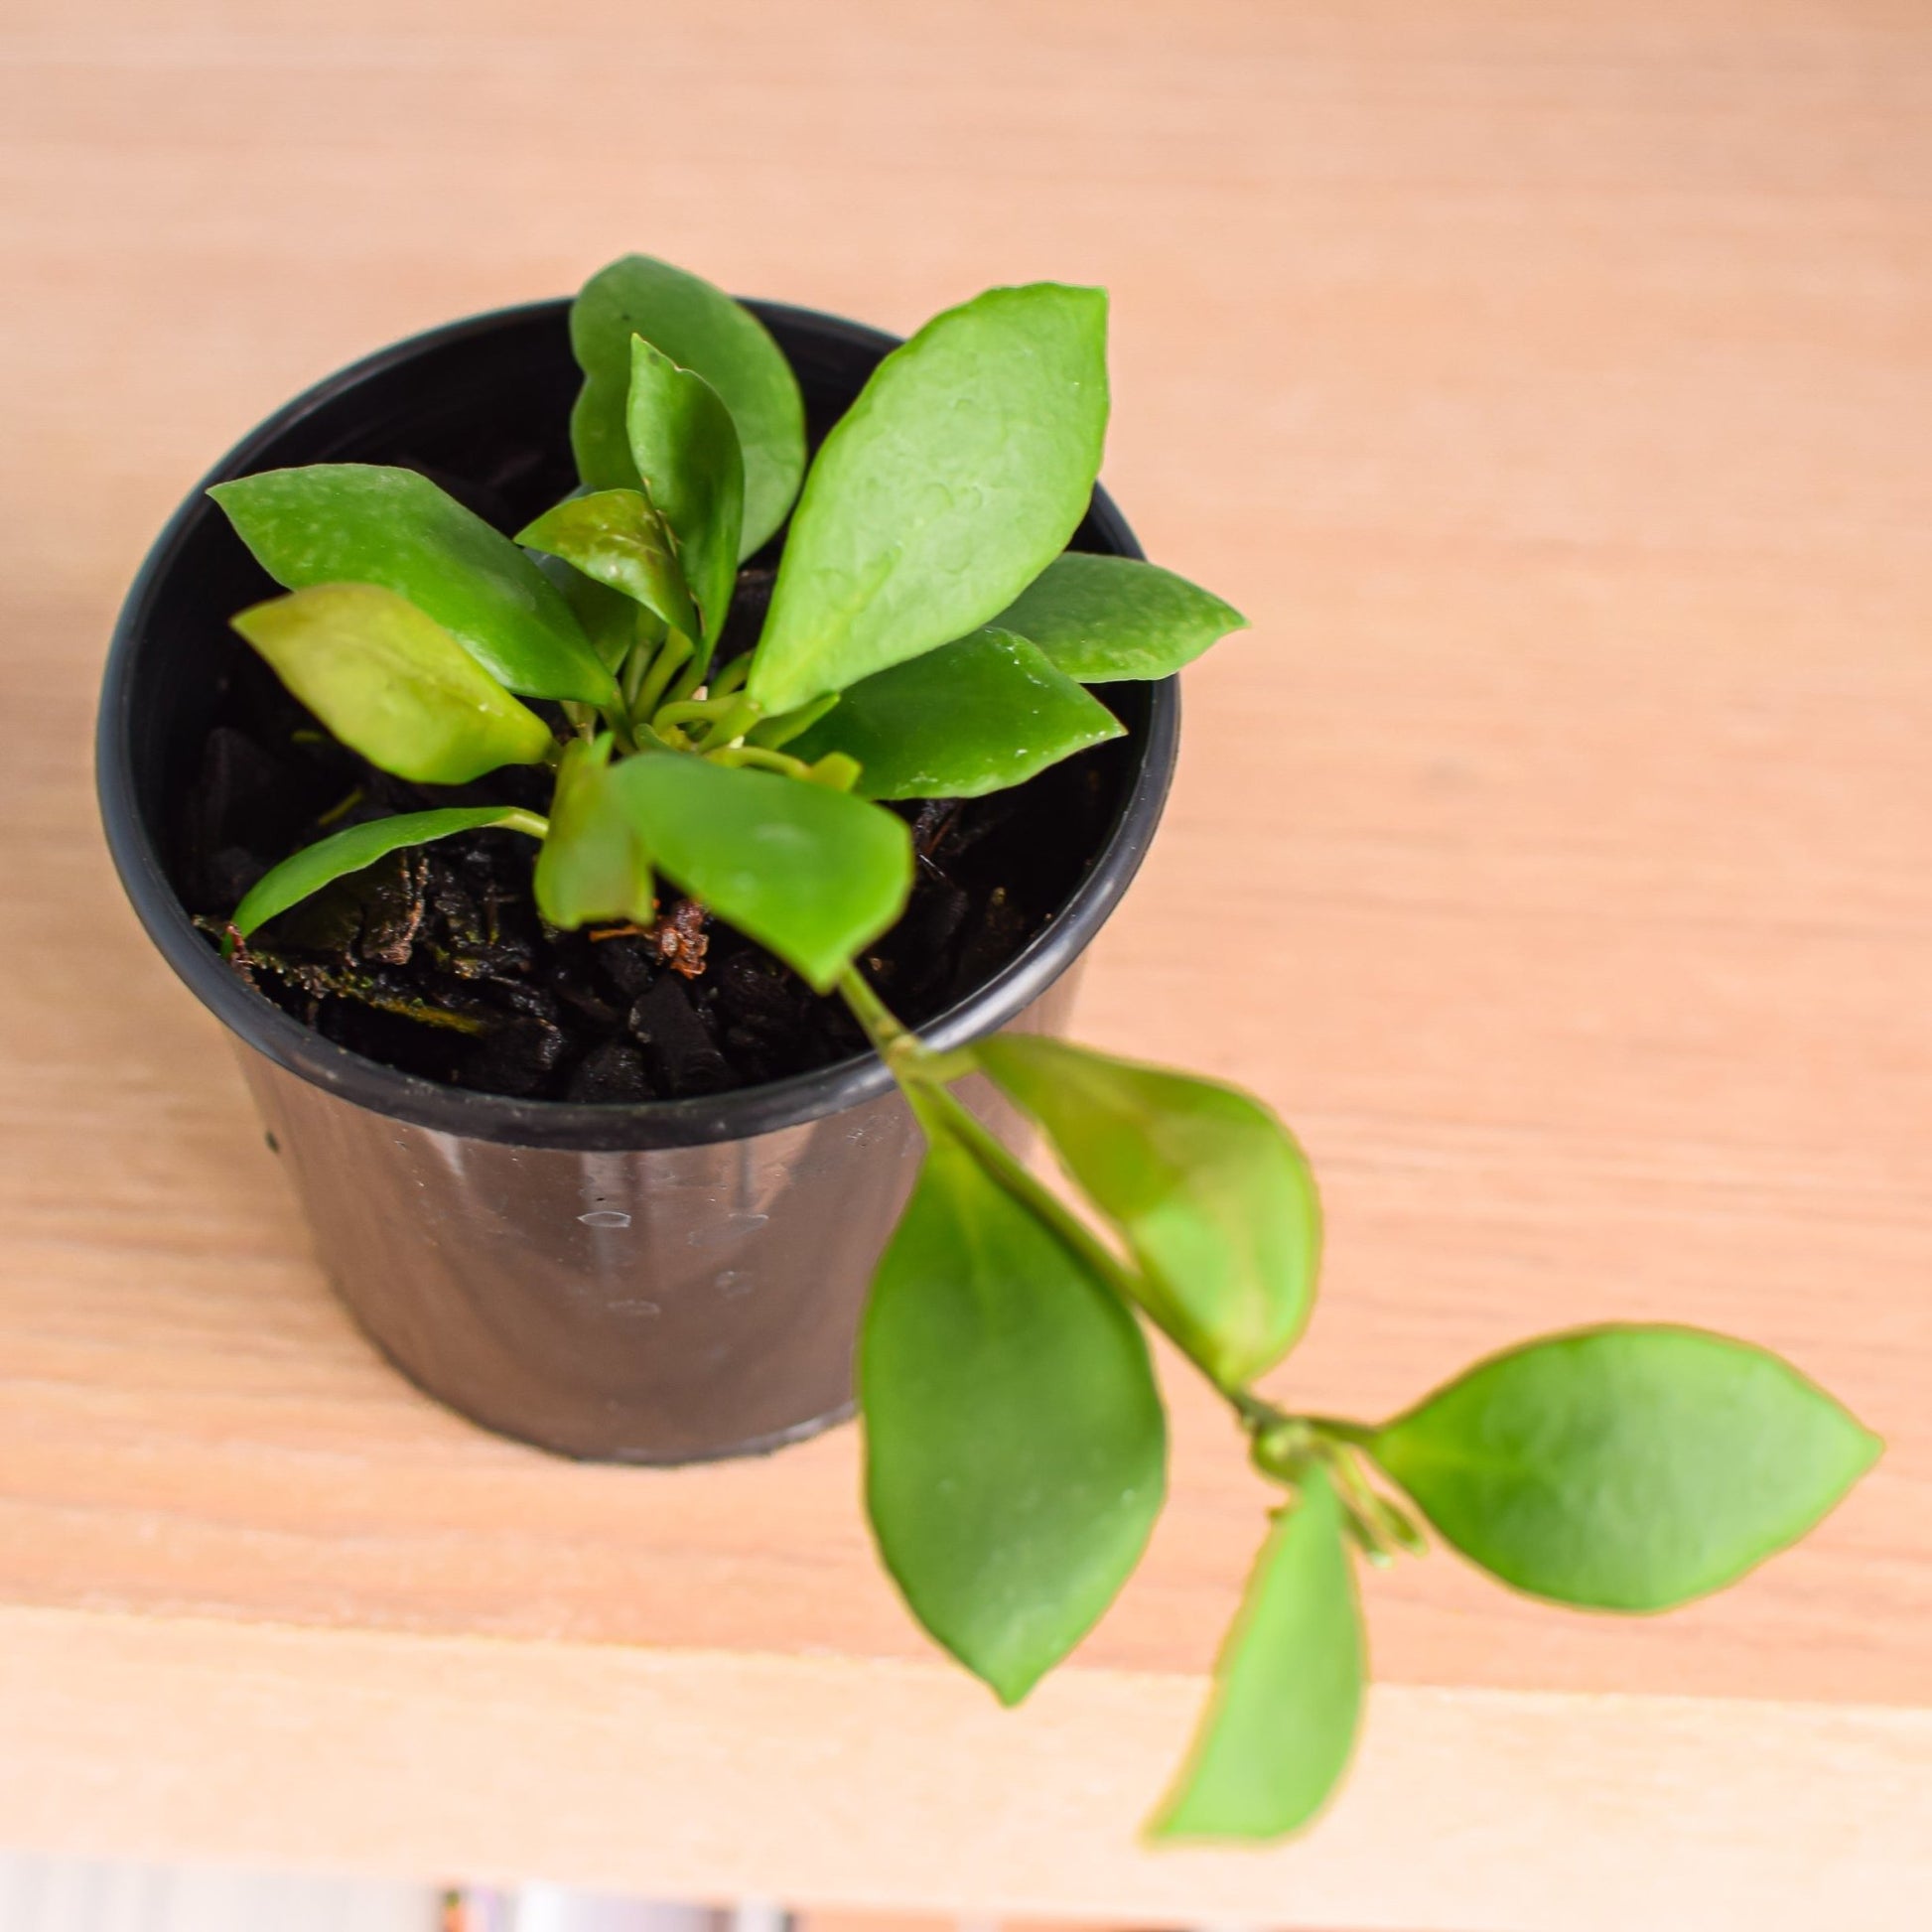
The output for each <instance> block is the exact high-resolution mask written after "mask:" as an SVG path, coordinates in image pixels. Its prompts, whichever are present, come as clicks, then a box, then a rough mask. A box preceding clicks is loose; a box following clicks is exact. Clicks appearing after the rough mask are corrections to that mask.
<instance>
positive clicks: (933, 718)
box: [791, 630, 1121, 798]
mask: <svg viewBox="0 0 1932 1932" xmlns="http://www.w3.org/2000/svg"><path fill="white" fill-rule="evenodd" d="M1120 736H1121V726H1120V722H1119V720H1118V719H1116V718H1115V716H1114V714H1113V713H1112V712H1111V711H1109V710H1108V709H1107V707H1106V706H1105V705H1103V704H1101V703H1100V702H1099V701H1098V700H1097V699H1095V698H1090V697H1089V696H1088V695H1087V694H1086V692H1085V691H1083V690H1082V689H1081V688H1080V687H1079V685H1077V684H1075V683H1074V681H1073V680H1072V679H1071V678H1070V677H1067V676H1065V675H1064V674H1063V673H1062V672H1059V671H1056V670H1055V669H1054V668H1053V667H1052V665H1050V664H1049V663H1047V661H1046V660H1045V658H1043V657H1042V656H1041V655H1040V654H1039V652H1038V651H1036V650H1035V648H1034V647H1033V645H1032V644H1030V643H1028V642H1027V640H1026V639H1025V638H1024V637H1012V636H1008V635H1007V634H1006V632H1004V631H1000V630H977V631H975V632H974V633H973V634H972V636H970V637H961V638H960V639H959V640H958V641H957V642H956V643H950V644H941V645H940V647H939V648H938V649H937V650H930V651H927V652H926V654H925V655H924V656H923V657H915V658H913V659H912V660H911V662H910V663H906V664H895V665H894V666H893V668H892V669H891V670H889V671H879V672H876V673H875V674H874V675H873V676H871V677H868V678H861V679H860V680H859V682H858V683H857V684H855V685H852V686H851V687H850V688H849V689H848V690H847V691H846V692H845V693H844V695H843V696H842V697H841V698H840V699H839V701H838V704H837V707H836V708H835V709H834V710H832V711H831V712H830V713H829V714H828V715H827V716H825V717H824V718H822V719H821V720H820V721H819V722H818V723H817V724H815V725H814V726H813V727H812V728H811V729H810V730H809V731H807V732H805V733H803V734H801V736H800V737H799V738H797V739H796V740H794V741H792V744H791V750H792V752H793V754H794V755H795V756H796V757H798V758H802V759H815V758H821V757H823V756H824V755H825V754H826V753H827V752H844V753H845V754H846V755H847V756H848V757H850V758H853V759H857V760H858V762H859V765H860V767H861V769H862V771H863V774H864V775H863V776H862V777H861V779H860V781H859V789H860V790H861V791H862V792H864V793H865V795H866V796H867V797H868V798H977V797H979V796H980V795H981V793H983V792H988V791H1002V790H1004V789H1005V788H1006V787H1007V786H1008V785H1017V784H1022V783H1024V782H1025V781H1026V780H1027V779H1029V778H1031V777H1032V776H1034V774H1035V772H1038V771H1044V770H1045V769H1046V767H1047V766H1048V765H1049V764H1057V763H1058V762H1059V760H1060V759H1064V758H1070V757H1072V755H1073V754H1074V753H1075V752H1082V751H1085V750H1086V748H1087V747H1088V746H1089V745H1099V744H1101V743H1103V742H1104V741H1105V740H1107V739H1110V738H1118V737H1120Z"/></svg>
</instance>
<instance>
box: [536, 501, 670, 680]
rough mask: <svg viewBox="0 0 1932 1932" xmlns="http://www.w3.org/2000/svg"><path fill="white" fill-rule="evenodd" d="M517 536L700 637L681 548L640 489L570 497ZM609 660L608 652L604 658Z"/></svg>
mask: <svg viewBox="0 0 1932 1932" xmlns="http://www.w3.org/2000/svg"><path fill="white" fill-rule="evenodd" d="M516 540H517V542H518V543H522V544H527V545H528V546H529V547H530V548H531V549H532V550H541V551H543V552H544V553H545V554H546V555H548V556H552V557H561V558H563V560H564V561H565V562H566V563H568V564H572V565H574V566H575V567H576V568H577V569H578V570H580V571H582V572H583V574H584V575H585V576H586V577H590V578H593V579H595V580H596V581H597V582H598V583H599V584H603V585H608V586H609V587H610V588H611V589H612V590H614V591H621V592H622V593H623V595H624V596H625V597H626V598H629V599H631V600H633V601H634V602H636V603H638V604H641V605H643V606H644V608H645V609H646V610H648V611H651V612H654V613H655V614H656V615H657V616H658V617H659V618H661V619H662V620H663V621H664V622H666V623H667V624H669V625H670V626H671V628H672V629H674V630H681V631H683V632H684V634H685V635H686V636H687V637H692V638H695V637H696V636H697V635H698V631H699V626H698V615H697V612H696V611H695V610H694V609H693V608H692V604H691V593H690V590H689V589H688V588H687V586H686V585H685V582H684V572H683V570H682V569H681V568H680V566H679V564H678V559H677V546H676V544H675V543H674V542H673V540H672V537H671V533H670V530H669V529H668V528H667V527H666V525H665V522H664V519H663V517H662V516H660V515H659V514H658V512H657V509H656V506H655V505H654V504H653V503H652V502H651V500H650V498H649V497H647V496H646V495H645V494H644V493H643V491H642V490H640V489H600V490H597V491H596V492H594V493H593V494H591V495H589V496H566V497H565V498H564V500H563V501H562V502H561V503H559V504H557V505H556V507H555V508H553V509H547V510H545V511H544V513H543V514H542V515H541V516H540V517H538V518H537V520H536V521H535V522H534V523H531V524H529V525H527V526H526V527H525V528H523V529H521V530H519V531H518V532H517V533H516ZM587 627H588V626H587ZM616 627H617V626H615V625H606V624H600V625H599V628H600V629H606V628H608V629H611V630H615V629H616ZM632 634H633V635H634V626H633V630H632ZM610 661H611V660H610V658H609V657H608V655H607V656H606V658H605V662H606V663H607V664H608V663H609V662H610Z"/></svg>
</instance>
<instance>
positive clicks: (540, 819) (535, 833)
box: [496, 805, 550, 839]
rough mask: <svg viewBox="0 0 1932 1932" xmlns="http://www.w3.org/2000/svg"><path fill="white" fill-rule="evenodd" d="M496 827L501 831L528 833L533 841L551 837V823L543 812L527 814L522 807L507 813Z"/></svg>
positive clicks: (518, 806) (519, 806)
mask: <svg viewBox="0 0 1932 1932" xmlns="http://www.w3.org/2000/svg"><path fill="white" fill-rule="evenodd" d="M496 825H497V829H498V830H499V831H504V832H527V833H528V834H529V835H530V837H531V838H533V839H547V838H548V837H549V836H550V821H549V820H548V819H547V818H545V817H544V816H543V814H542V813H541V812H526V811H525V810H524V809H523V807H522V806H521V805H517V806H514V807H513V808H512V809H511V810H509V811H506V812H505V813H504V814H503V816H502V817H501V818H500V819H498V820H497V821H496Z"/></svg>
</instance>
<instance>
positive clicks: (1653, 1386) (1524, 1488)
mask: <svg viewBox="0 0 1932 1932" xmlns="http://www.w3.org/2000/svg"><path fill="white" fill-rule="evenodd" d="M1881 1448H1882V1445H1881V1444H1880V1443H1879V1441H1878V1439H1877V1438H1876V1437H1875V1436H1872V1435H1871V1434H1869V1433H1868V1432H1867V1431H1866V1430H1864V1429H1863V1428H1862V1427H1861V1426H1860V1424H1859V1423H1858V1422H1857V1420H1856V1419H1855V1418H1854V1417H1852V1416H1851V1415H1850V1414H1848V1413H1847V1411H1846V1410H1844V1409H1843V1408H1841V1407H1840V1406H1839V1404H1838V1403H1837V1402H1835V1401H1834V1400H1833V1399H1832V1398H1831V1397H1830V1396H1829V1395H1827V1394H1826V1393H1825V1392H1824V1390H1822V1389H1820V1388H1818V1387H1817V1386H1816V1385H1815V1384H1814V1383H1811V1382H1809V1381H1807V1380H1806V1379H1805V1378H1804V1377H1803V1376H1802V1375H1800V1374H1799V1373H1798V1371H1797V1370H1796V1369H1794V1368H1793V1367H1792V1366H1791V1365H1790V1364H1789V1363H1788V1362H1784V1361H1781V1360H1779V1358H1778V1357H1777V1356H1775V1355H1773V1354H1770V1353H1768V1352H1767V1351H1766V1350H1764V1349H1761V1348H1754V1347H1752V1346H1751V1345H1750V1344H1749V1343H1747V1342H1741V1341H1731V1340H1728V1339H1726V1338H1725V1337H1724V1336H1722V1335H1713V1334H1706V1333H1704V1332H1702V1331H1701V1330H1698V1329H1695V1328H1673V1327H1637V1326H1627V1327H1626V1326H1610V1327H1603V1328H1584V1329H1579V1330H1577V1331H1576V1332H1575V1333H1571V1334H1563V1335H1556V1336H1551V1337H1547V1338H1545V1339H1543V1340H1539V1341H1532V1342H1526V1343H1524V1344H1523V1345H1522V1346H1521V1347H1519V1348H1513V1349H1511V1350H1509V1351H1508V1352H1507V1353H1506V1354H1501V1355H1495V1356H1492V1357H1491V1358H1490V1359H1489V1360H1488V1361H1486V1362H1481V1363H1478V1364H1477V1365H1476V1366H1475V1367H1474V1368H1472V1369H1470V1370H1469V1371H1468V1373H1467V1374H1466V1375H1463V1376H1461V1377H1460V1378H1458V1379H1457V1380H1456V1381H1454V1382H1451V1383H1449V1386H1448V1387H1447V1388H1443V1389H1439V1390H1438V1391H1437V1392H1436V1393H1435V1394H1434V1395H1432V1396H1430V1397H1428V1398H1427V1399H1426V1400H1425V1401H1424V1402H1423V1403H1421V1404H1420V1405H1419V1406H1418V1407H1417V1408H1415V1409H1412V1410H1411V1411H1410V1412H1409V1413H1408V1414H1407V1415H1406V1416H1403V1417H1401V1418H1399V1419H1398V1420H1397V1421H1395V1422H1392V1423H1390V1424H1389V1425H1388V1426H1387V1427H1386V1428H1385V1429H1383V1430H1382V1431H1381V1432H1380V1433H1379V1434H1378V1435H1377V1436H1376V1438H1375V1439H1374V1442H1373V1444H1372V1445H1371V1449H1372V1452H1373V1454H1374V1455H1375V1458H1376V1459H1377V1461H1379V1462H1380V1463H1381V1464H1382V1466H1383V1467H1384V1468H1385V1469H1386V1470H1387V1471H1388V1472H1389V1474H1390V1475H1391V1476H1393V1477H1394V1478H1395V1480H1396V1481H1397V1482H1399V1483H1400V1484H1401V1485H1402V1486H1403V1488H1405V1489H1406V1490H1408V1492H1409V1494H1410V1495H1411V1496H1413V1497H1414V1498H1415V1499H1416V1501H1417V1503H1418V1504H1419V1505H1420V1506H1421V1508H1422V1511H1423V1513H1424V1515H1426V1516H1427V1517H1428V1518H1429V1520H1430V1521H1431V1522H1432V1523H1434V1524H1435V1526H1436V1527H1437V1529H1438V1530H1440V1531H1441V1532H1442V1534H1443V1536H1444V1537H1445V1538H1446V1539H1447V1540H1448V1541H1449V1542H1450V1543H1452V1544H1453V1545H1454V1546H1455V1548H1456V1549H1458V1550H1460V1551H1461V1552H1462V1554H1463V1555H1464V1556H1466V1557H1468V1558H1470V1559H1471V1560H1472V1561H1473V1562H1475V1563H1478V1564H1480V1565H1481V1566H1482V1567H1483V1568H1484V1569H1485V1570H1487V1571H1489V1572H1491V1573H1492V1574H1493V1575H1495V1576H1497V1577H1500V1578H1501V1579H1502V1581H1503V1582H1504V1583H1506V1584H1512V1585H1514V1586H1515V1587H1517V1588H1518V1589H1523V1590H1528V1591H1529V1592H1530V1593H1531V1594H1532V1595H1536V1596H1548V1597H1554V1598H1555V1599H1556V1600H1557V1601H1558V1602H1563V1603H1579V1604H1584V1605H1586V1606H1587V1607H1590V1608H1594V1609H1606V1610H1663V1609H1669V1608H1671V1607H1672V1606H1673V1605H1674V1604H1678V1603H1683V1602H1687V1601H1689V1600H1690V1599H1691V1598H1692V1597H1695V1596H1703V1595H1706V1594H1708V1593H1709V1592H1710V1591H1712V1590H1714V1589H1722V1588H1723V1587H1724V1586H1725V1585H1726V1584H1729V1583H1733V1582H1735V1581H1736V1579H1737V1578H1739V1577H1741V1576H1742V1575H1743V1574H1744V1573H1745V1572H1746V1571H1747V1570H1750V1569H1752V1568H1753V1567H1754V1566H1755V1565H1757V1564H1759V1563H1761V1562H1762V1561H1763V1560H1764V1559H1765V1558H1766V1557H1768V1556H1771V1555H1772V1554H1773V1553H1774V1552H1776V1551H1778V1550H1782V1549H1784V1548H1785V1547H1786V1546H1787V1545H1788V1544H1791V1543H1794V1542H1796V1541H1797V1540H1798V1538H1799V1537H1801V1536H1803V1535H1804V1534H1805V1532H1806V1531H1807V1530H1809V1529H1810V1528H1811V1527H1812V1525H1813V1524H1815V1523H1816V1522H1818V1520H1819V1519H1820V1518H1821V1517H1822V1516H1824V1515H1825V1514H1826V1512H1827V1511H1829V1510H1830V1509H1831V1508H1832V1506H1833V1505H1834V1504H1835V1503H1837V1502H1838V1500H1839V1499H1840V1497H1842V1496H1843V1495H1844V1494H1845V1493H1846V1491H1847V1490H1848V1489H1850V1488H1851V1486H1852V1485H1853V1483H1855V1482H1856V1481H1857V1480H1858V1479H1859V1477H1860V1476H1862V1475H1863V1473H1864V1472H1865V1470H1866V1469H1868V1468H1869V1467H1870V1466H1871V1464H1872V1463H1873V1461H1875V1460H1876V1459H1877V1456H1878V1453H1879V1450H1880V1449H1881Z"/></svg>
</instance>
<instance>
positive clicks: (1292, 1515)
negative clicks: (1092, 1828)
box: [1149, 1465, 1367, 1839]
mask: <svg viewBox="0 0 1932 1932" xmlns="http://www.w3.org/2000/svg"><path fill="white" fill-rule="evenodd" d="M1366 1675H1367V1657H1366V1646H1365V1644H1364V1642H1363V1637H1362V1618H1361V1608H1360V1604H1359V1602H1358V1601H1357V1597H1356V1590H1355V1577H1354V1571H1353V1568H1352V1566H1351V1564H1350V1561H1349V1556H1348V1548H1347V1545H1346V1543H1345V1542H1344V1541H1343V1536H1342V1512H1341V1505H1340V1503H1339V1502H1338V1500H1337V1499H1336V1496H1335V1492H1334V1489H1333V1487H1332V1485H1331V1484H1330V1483H1329V1480H1328V1477H1327V1476H1326V1474H1325V1473H1324V1472H1323V1471H1322V1469H1321V1468H1320V1467H1319V1466H1318V1465H1311V1467H1310V1468H1309V1470H1308V1472H1307V1474H1306V1476H1305V1477H1304V1478H1303V1482H1302V1486H1301V1495H1300V1497H1299V1498H1298V1500H1297V1501H1295V1502H1294V1503H1292V1504H1290V1505H1289V1506H1288V1507H1286V1508H1285V1509H1283V1510H1281V1511H1280V1512H1279V1513H1278V1514H1277V1515H1276V1517H1275V1521H1274V1526H1273V1528H1272V1529H1271V1530H1270V1531H1269V1535H1268V1541H1267V1542H1266V1544H1264V1545H1263V1546H1262V1552H1261V1556H1260V1558H1259V1559H1258V1560H1257V1562H1256V1564H1255V1567H1254V1570H1253V1572H1252V1574H1251V1575H1250V1576H1249V1579H1248V1587H1247V1589H1246V1591H1245V1593H1244V1594H1243V1597H1242V1601H1241V1609H1240V1612H1239V1614H1238V1615H1237V1616H1236V1618H1235V1621H1234V1627H1233V1628H1232V1629H1231V1630H1230V1631H1229V1632H1228V1636H1227V1641H1226V1642H1225V1643H1224V1644H1223V1645H1222V1648H1221V1654H1220V1657H1219V1658H1218V1659H1217V1661H1216V1663H1215V1666H1214V1689H1213V1691H1212V1692H1211V1693H1210V1695H1209V1698H1208V1706H1207V1712H1206V1715H1205V1716H1204V1717H1203V1718H1202V1720H1201V1726H1200V1730H1199V1732H1198V1734H1197V1735H1196V1737H1195V1739H1194V1744H1193V1749H1192V1751H1191V1752H1190V1754H1189V1756H1188V1760H1187V1763H1186V1765H1185V1767H1184V1768H1183V1769H1182V1771H1181V1773H1180V1776H1179V1778H1178V1779H1177V1780H1176V1781H1175V1784H1174V1788H1173V1791H1172V1792H1170V1793H1169V1795H1168V1797H1167V1800H1166V1801H1165V1803H1164V1804H1163V1805H1162V1807H1161V1810H1160V1812H1159V1813H1158V1814H1157V1815H1156V1817H1155V1820H1154V1822H1153V1824H1152V1825H1151V1826H1150V1827H1149V1833H1150V1836H1152V1837H1154V1838H1157V1839H1271V1838H1280V1837H1282V1836H1283V1835H1284V1834H1286V1833H1288V1832H1294V1831H1299V1830H1300V1829H1301V1828H1302V1827H1303V1826H1304V1825H1306V1824H1308V1823H1309V1821H1310V1820H1311V1818H1313V1817H1314V1815H1315V1814H1316V1813H1317V1812H1318V1811H1319V1810H1320V1809H1321V1807H1322V1806H1323V1805H1324V1804H1325V1803H1326V1802H1327V1800H1328V1798H1329V1795H1330V1794H1331V1793H1332V1792H1333V1791H1334V1789H1335V1787H1336V1785H1338V1784H1339V1783H1340V1782H1341V1776H1342V1773H1343V1772H1344V1771H1345V1770H1346V1769H1347V1768H1348V1760H1349V1757H1350V1756H1351V1755H1352V1753H1353V1750H1354V1746H1355V1736H1356V1732H1357V1731H1358V1729H1359V1728H1360V1725H1361V1713H1362V1687H1363V1683H1364V1680H1365V1678H1366Z"/></svg>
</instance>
